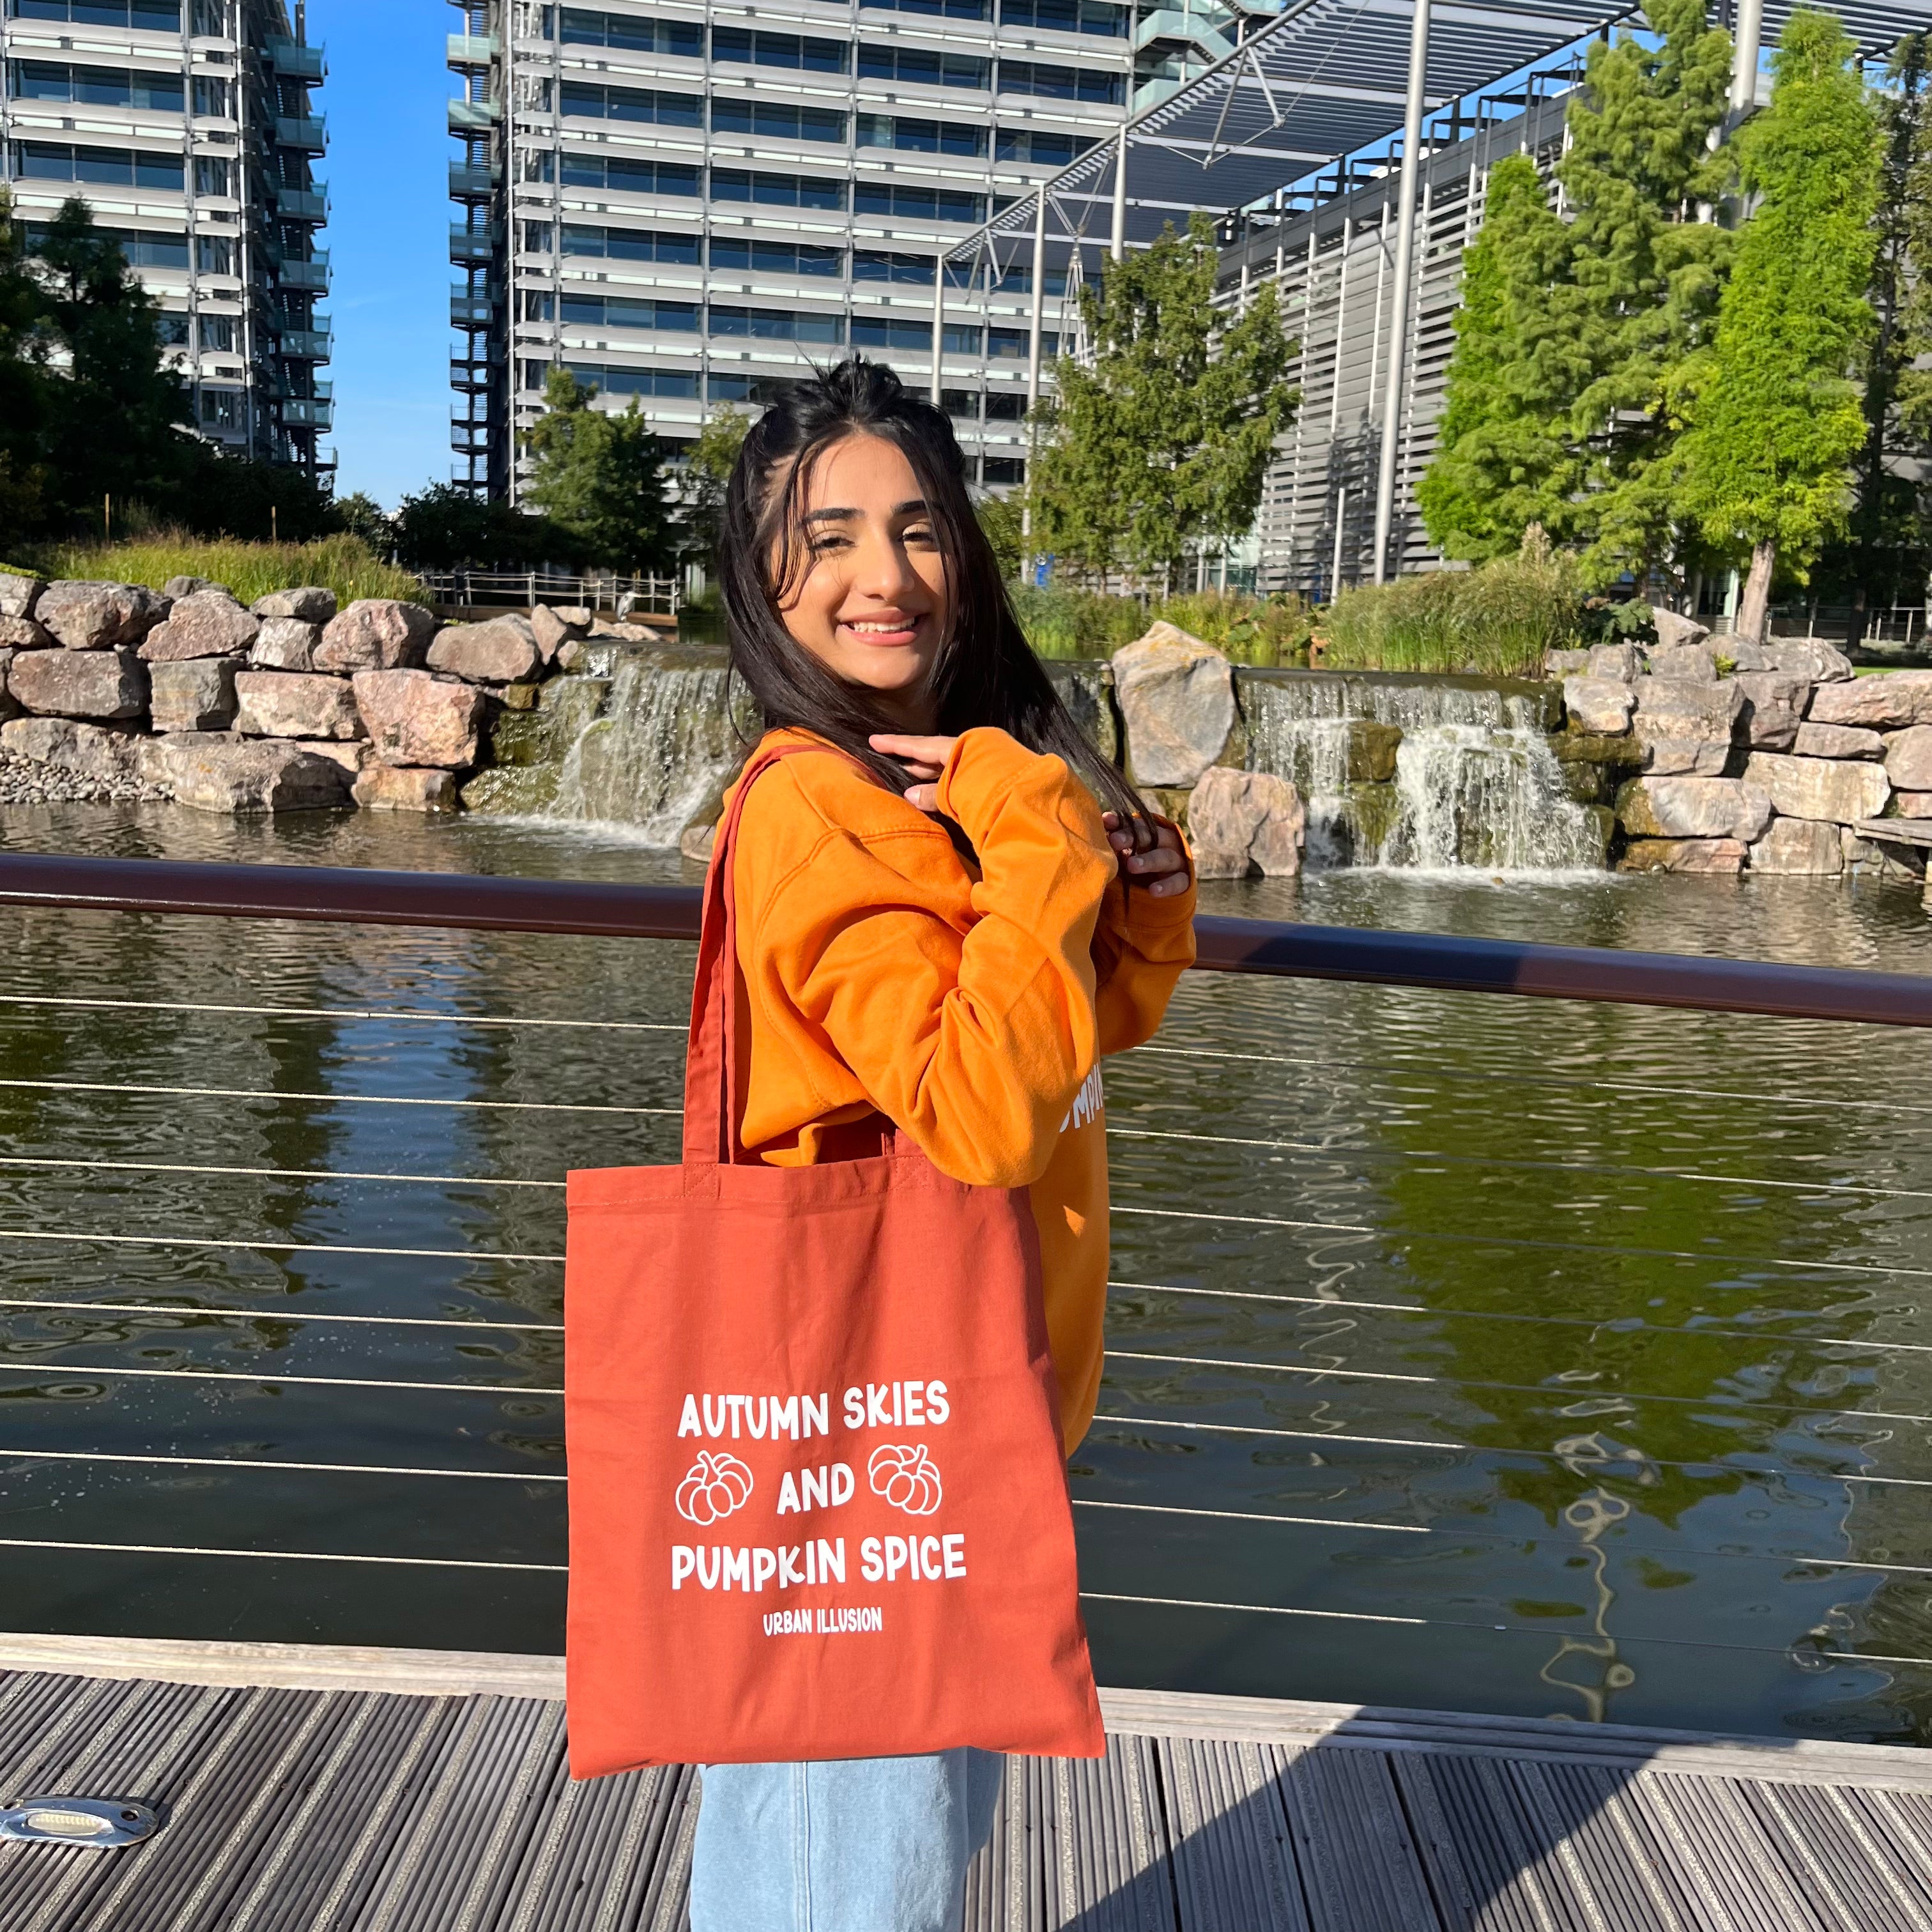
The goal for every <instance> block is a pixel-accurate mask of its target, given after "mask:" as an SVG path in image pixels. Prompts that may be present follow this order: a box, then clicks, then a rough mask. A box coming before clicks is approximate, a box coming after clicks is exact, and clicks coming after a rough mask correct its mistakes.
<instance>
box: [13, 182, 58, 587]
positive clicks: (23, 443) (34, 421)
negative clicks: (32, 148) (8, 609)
mask: <svg viewBox="0 0 1932 1932" xmlns="http://www.w3.org/2000/svg"><path fill="white" fill-rule="evenodd" d="M42 323H43V305H42V301H41V296H40V285H39V284H38V283H37V282H36V281H34V277H33V275H32V272H31V270H30V269H29V268H28V262H27V255H26V243H25V238H24V237H23V234H22V233H21V230H20V226H18V224H17V223H16V222H15V221H14V220H13V204H12V202H11V200H10V198H9V196H8V195H7V190H6V189H5V187H0V555H4V554H6V553H7V551H8V550H9V549H10V547H11V548H12V549H13V550H16V551H17V550H18V548H19V547H20V544H22V542H23V541H24V540H26V539H27V538H31V537H32V536H34V535H36V534H37V533H38V532H39V531H40V529H41V528H42V527H43V521H44V519H45V516H46V505H47V499H48V493H49V485H50V483H51V481H52V478H51V476H50V474H49V470H48V467H47V464H46V452H45V448H44V444H43V437H44V436H45V434H46V422H47V416H48V396H47V390H48V383H47V379H46V373H45V371H44V370H43V368H42V366H41V365H42V352H43V344H42V341H41V337H40V331H41V326H42ZM8 539H12V543H11V545H10V544H9V543H8V541H7V540H8Z"/></svg>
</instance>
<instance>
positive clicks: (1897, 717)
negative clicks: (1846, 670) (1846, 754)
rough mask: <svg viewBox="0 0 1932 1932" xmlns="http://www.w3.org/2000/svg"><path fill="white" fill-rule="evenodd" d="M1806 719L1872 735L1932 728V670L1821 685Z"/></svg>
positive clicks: (1900, 671) (1894, 673)
mask: <svg viewBox="0 0 1932 1932" xmlns="http://www.w3.org/2000/svg"><path fill="white" fill-rule="evenodd" d="M1805 715H1806V716H1807V717H1808V718H1810V719H1811V721H1812V722H1813V723H1814V724H1854V725H1858V726H1861V727H1863V728H1864V729H1865V730H1868V731H1902V730H1904V729H1905V728H1906V726H1907V725H1909V724H1932V670H1888V671H1880V672H1879V673H1876V675H1875V676H1871V677H1854V678H1850V679H1846V681H1845V682H1843V683H1839V684H1821V685H1820V686H1819V687H1818V688H1817V690H1816V691H1814V692H1813V693H1812V694H1811V709H1810V710H1809V711H1808V712H1806V713H1805Z"/></svg>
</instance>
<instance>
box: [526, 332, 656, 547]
mask: <svg viewBox="0 0 1932 1932" xmlns="http://www.w3.org/2000/svg"><path fill="white" fill-rule="evenodd" d="M596 395H597V391H596V389H595V386H594V385H589V384H586V383H580V382H579V381H578V380H577V378H576V377H574V376H573V375H572V374H571V373H570V371H568V369H553V370H551V371H550V377H549V380H548V381H547V383H545V384H544V414H543V415H542V416H540V417H539V418H538V419H537V421H536V422H535V424H534V425H532V427H531V428H529V430H527V431H525V432H524V439H523V440H524V446H525V447H526V449H528V450H529V452H531V453H532V455H533V456H534V457H535V466H534V467H533V469H532V472H531V476H530V481H529V486H528V487H527V488H526V490H525V491H524V494H525V495H526V496H527V497H528V498H529V500H530V502H532V503H533V504H535V505H536V507H537V508H538V509H539V510H541V511H544V514H546V515H547V517H549V519H550V522H551V523H552V524H553V526H555V528H556V530H557V531H558V532H559V534H560V535H562V538H564V539H565V541H566V542H568V544H569V545H570V547H571V550H573V551H574V553H576V555H577V557H578V558H579V559H580V560H581V561H582V562H585V563H589V564H601V565H605V566H607V568H611V569H615V570H628V571H644V570H655V569H656V568H659V567H660V566H661V565H668V564H669V563H670V560H671V558H672V556H673V544H674V536H673V530H672V528H671V523H670V505H669V503H668V502H667V491H666V487H665V478H664V468H663V453H662V452H661V449H659V447H658V440H657V438H656V437H654V436H653V435H652V434H651V433H650V431H649V428H647V427H646V425H645V422H644V418H643V413H642V411H641V410H640V409H639V408H638V407H637V398H635V397H634V396H633V397H632V398H631V405H630V407H629V408H628V409H627V410H625V412H624V413H623V414H622V416H611V415H608V414H607V413H605V412H604V411H603V410H599V409H597V408H595V407H593V406H592V405H593V403H594V400H595V397H596Z"/></svg>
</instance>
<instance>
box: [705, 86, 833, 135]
mask: <svg viewBox="0 0 1932 1932" xmlns="http://www.w3.org/2000/svg"><path fill="white" fill-rule="evenodd" d="M861 118H862V117H861ZM711 131H712V133H714V134H763V135H766V136H769V137H770V138H772V139H775V140H780V141H843V140H844V138H845V117H844V115H842V114H840V113H835V111H834V110H832V109H831V108H829V107H778V106H777V105H775V104H772V103H769V102H766V101H743V100H737V101H730V100H724V101H721V100H719V99H718V98H716V97H715V96H714V97H713V98H712V103H711Z"/></svg>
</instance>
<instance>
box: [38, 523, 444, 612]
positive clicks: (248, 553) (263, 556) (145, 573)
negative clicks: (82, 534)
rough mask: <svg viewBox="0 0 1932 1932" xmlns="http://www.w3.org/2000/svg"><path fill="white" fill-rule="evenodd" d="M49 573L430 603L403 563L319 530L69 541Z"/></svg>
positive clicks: (55, 553) (43, 563) (42, 567)
mask: <svg viewBox="0 0 1932 1932" xmlns="http://www.w3.org/2000/svg"><path fill="white" fill-rule="evenodd" d="M38 568H39V571H40V574H41V575H42V576H43V577H95V578H100V579H103V580H107V581H108V582H110V583H145V584H147V585H148V586H149V587H150V588H151V589H156V590H158V589H160V587H161V586H162V585H163V584H164V583H166V581H167V580H168V579H169V577H208V578H210V579H211V580H213V581H214V583H222V584H226V586H227V587H228V588H229V589H230V590H232V591H233V592H234V593H235V595H236V596H237V597H238V598H240V599H241V601H242V602H243V603H244V604H252V603H253V602H254V601H255V599H256V598H258V597H266V595H268V594H269V592H270V591H272V590H293V589H295V588H296V586H298V585H300V584H305V583H320V584H323V585H326V586H327V587H328V588H329V589H331V590H332V591H334V592H335V597H336V601H337V602H338V603H339V604H353V602H354V601H356V598H359V597H395V598H401V599H402V600H403V601H404V602H407V603H415V604H427V603H428V602H429V601H430V598H429V593H428V592H427V591H426V590H425V589H424V588H423V587H422V585H421V584H420V583H418V582H417V581H416V579H415V578H414V577H412V576H411V575H410V573H409V572H408V571H407V570H399V569H398V568H396V566H395V565H393V564H389V563H385V562H383V560H382V559H381V558H380V557H379V556H377V554H376V553H375V552H374V550H371V548H370V547H369V546H368V544H366V543H365V542H364V541H362V538H360V537H352V536H332V537H322V538H318V539H317V541H315V542H314V543H305V544H295V543H285V544H266V543H241V542H238V541H233V540H230V539H229V538H218V539H216V540H214V541H204V540H203V539H202V538H199V537H193V536H189V535H185V534H184V533H183V532H179V531H166V530H157V531H155V532H151V534H149V535H146V536H144V537H140V538H136V540H135V541H133V542H130V543H121V544H99V543H94V544H69V545H68V546H66V547H65V548H60V549H55V550H49V551H48V552H46V553H44V554H43V556H41V557H40V559H39V563H38Z"/></svg>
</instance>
